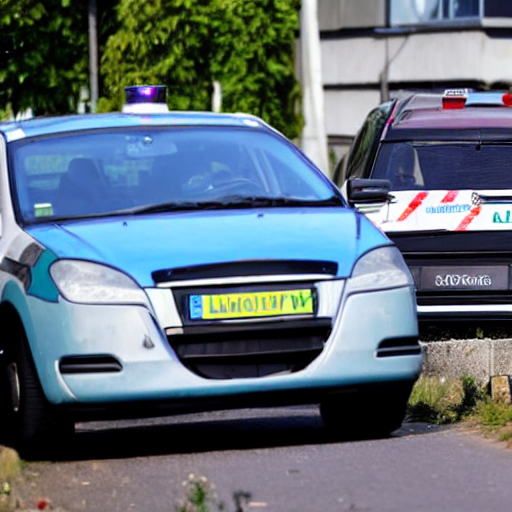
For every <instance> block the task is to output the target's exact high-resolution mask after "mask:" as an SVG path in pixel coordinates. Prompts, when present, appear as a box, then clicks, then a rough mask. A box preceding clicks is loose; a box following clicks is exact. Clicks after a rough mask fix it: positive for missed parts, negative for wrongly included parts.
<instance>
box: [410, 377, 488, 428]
mask: <svg viewBox="0 0 512 512" xmlns="http://www.w3.org/2000/svg"><path fill="white" fill-rule="evenodd" d="M485 396H486V395H485V392H484V390H483V389H482V388H481V387H480V386H479V385H478V384H477V382H476V381H475V379H473V378H472V377H463V378H462V379H460V380H454V381H447V380H445V379H438V378H435V377H420V379H419V380H418V381H417V382H416V384H415V386H414V388H413V390H412V393H411V396H410V398H409V404H408V408H407V416H408V419H409V421H424V422H427V423H434V424H436V425H441V424H448V423H455V422H457V421H460V420H461V419H463V418H465V417H466V416H468V415H469V414H470V413H471V412H472V411H473V410H474V409H475V407H476V406H477V405H478V404H479V403H480V402H481V401H482V400H484V399H485Z"/></svg>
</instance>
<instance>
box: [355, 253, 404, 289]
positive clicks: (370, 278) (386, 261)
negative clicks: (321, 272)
mask: <svg viewBox="0 0 512 512" xmlns="http://www.w3.org/2000/svg"><path fill="white" fill-rule="evenodd" d="M407 285H411V286H412V285H413V279H412V276H411V273H410V271H409V269H408V267H407V265H406V263H405V261H404V259H403V257H402V254H401V253H400V251H399V250H398V249H397V248H396V247H394V246H387V247H380V248H379V249H374V250H373V251H370V252H368V253H367V254H365V255H364V256H361V258H359V260H358V261H357V262H356V264H355V265H354V269H353V270H352V276H351V277H350V279H347V293H355V292H363V291H364V292H366V291H372V290H383V289H386V288H397V287H399V286H407Z"/></svg>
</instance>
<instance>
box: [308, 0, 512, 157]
mask: <svg viewBox="0 0 512 512" xmlns="http://www.w3.org/2000/svg"><path fill="white" fill-rule="evenodd" d="M318 20H319V29H320V38H321V54H322V74H323V87H324V93H325V95H324V104H325V125H326V132H327V135H328V143H329V148H330V149H331V150H332V151H334V152H335V155H336V157H335V158H339V157H340V156H341V155H342V154H343V153H344V151H346V149H347V147H348V145H349V144H350V142H351V140H352V138H353V137H354V135H355V133H356V131H357V130H358V128H359V127H360V126H361V124H362V122H363V120H364V118H365V116H366V114H367V113H368V112H369V111H370V110H371V109H372V108H374V107H375V106H376V105H378V104H379V103H380V102H381V101H383V100H386V99H389V98H390V97H395V96H397V95H399V94H400V93H401V92H403V91H411V90H414V91H418V90H422V91H425V90H437V91H439V90H444V89H445V88H449V87H468V88H473V89H475V90H487V89H499V90H503V89H508V88H509V87H510V86H512V0H318Z"/></svg>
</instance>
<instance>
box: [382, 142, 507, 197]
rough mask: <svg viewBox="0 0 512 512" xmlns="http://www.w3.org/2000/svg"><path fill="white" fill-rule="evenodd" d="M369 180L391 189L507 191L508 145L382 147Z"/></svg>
mask: <svg viewBox="0 0 512 512" xmlns="http://www.w3.org/2000/svg"><path fill="white" fill-rule="evenodd" d="M372 178H385V179H388V180H389V181H390V182H391V190H395V191H397V190H507V189H508V190H510V189H512V146H510V145H505V144H501V145H498V144H496V145H484V144H475V143H473V144H469V143H468V144H462V143H451V144H447V143H442V144H441V143H429V144H427V143H412V142H401V143H394V144H388V143H386V144H383V145H382V147H381V150H380V152H379V155H378V157H377V161H376V164H375V168H374V169H373V172H372Z"/></svg>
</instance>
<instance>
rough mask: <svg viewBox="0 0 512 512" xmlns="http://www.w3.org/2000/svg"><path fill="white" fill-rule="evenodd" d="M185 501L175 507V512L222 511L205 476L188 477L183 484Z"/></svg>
mask: <svg viewBox="0 0 512 512" xmlns="http://www.w3.org/2000/svg"><path fill="white" fill-rule="evenodd" d="M183 487H184V488H185V501H184V502H182V503H179V504H178V505H177V506H176V512H214V511H221V510H224V503H222V502H221V501H220V500H219V497H218V495H217V492H216V490H215V485H214V484H213V483H212V482H210V481H209V480H208V479H207V478H206V477H205V476H196V475H194V474H193V473H191V474H190V475H188V478H187V480H185V481H184V482H183Z"/></svg>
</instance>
